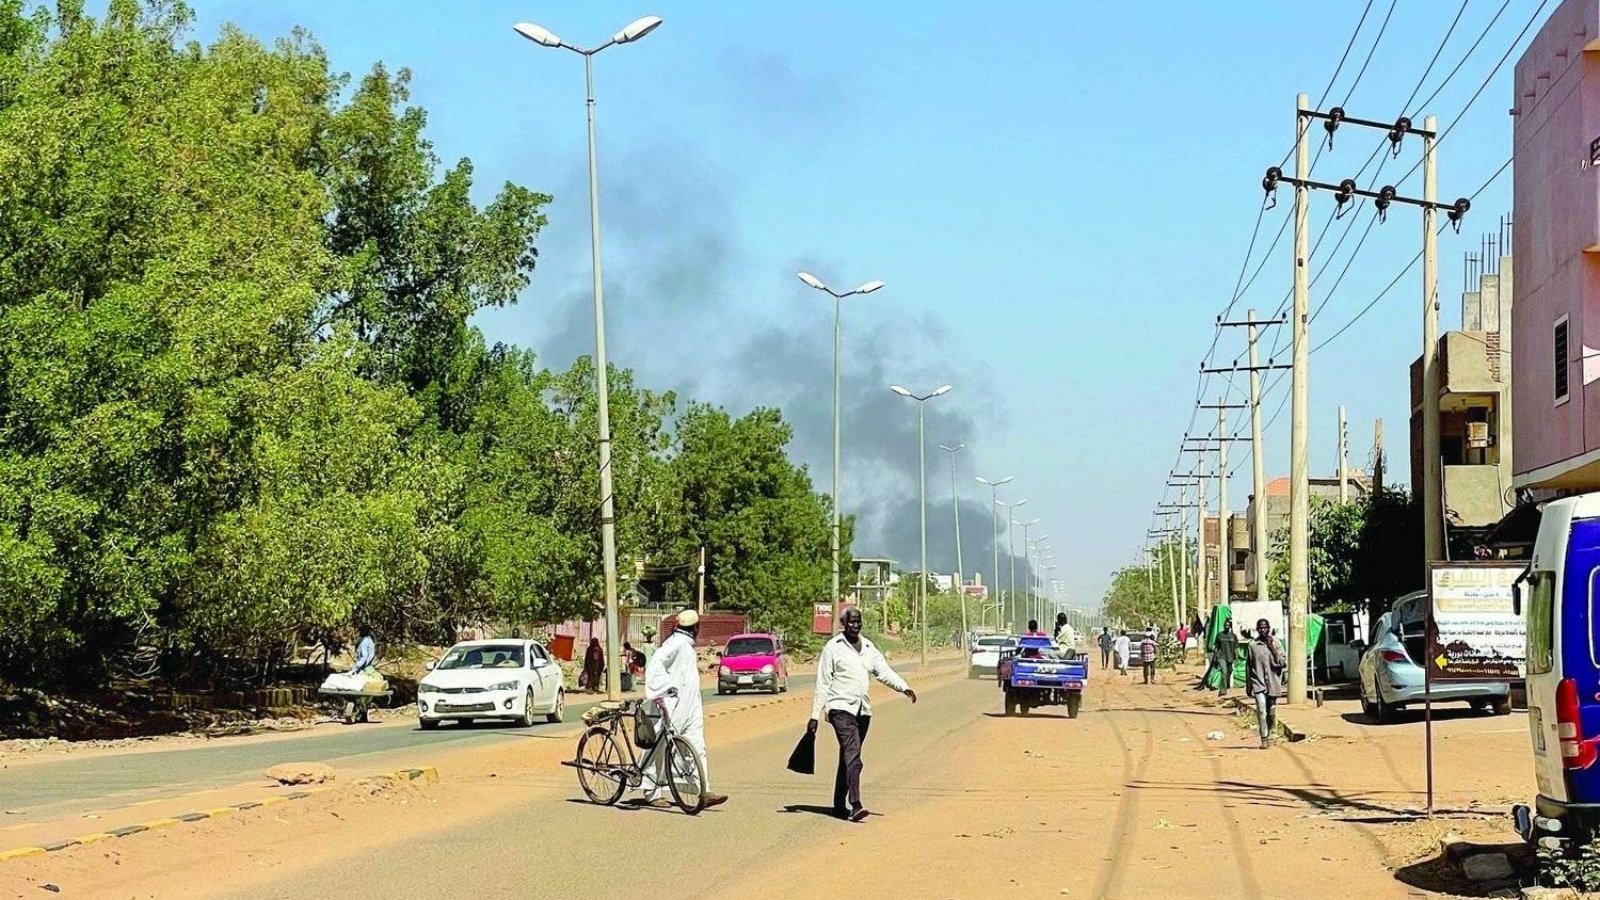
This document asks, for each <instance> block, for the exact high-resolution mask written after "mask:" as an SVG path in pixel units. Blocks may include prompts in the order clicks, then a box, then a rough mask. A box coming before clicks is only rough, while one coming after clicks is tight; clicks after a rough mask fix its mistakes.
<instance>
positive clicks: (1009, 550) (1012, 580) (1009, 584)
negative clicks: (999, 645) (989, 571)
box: [995, 500, 1028, 628]
mask: <svg viewBox="0 0 1600 900" xmlns="http://www.w3.org/2000/svg"><path fill="white" fill-rule="evenodd" d="M995 503H997V504H999V505H1000V506H1001V507H1003V508H1004V509H1005V511H1006V564H1007V567H1008V568H1009V569H1010V570H1011V574H1010V576H1009V577H1008V578H1007V579H1006V593H1008V594H1010V595H1011V627H1012V628H1016V627H1017V532H1016V529H1015V528H1013V527H1012V526H1014V525H1016V524H1017V522H1016V520H1015V519H1013V518H1011V514H1012V513H1014V512H1016V509H1017V507H1019V506H1026V505H1027V503H1028V501H1026V500H1018V501H1017V502H1015V503H1007V502H1005V501H1004V500H996V501H995Z"/></svg>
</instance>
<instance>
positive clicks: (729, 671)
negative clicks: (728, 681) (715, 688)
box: [720, 666, 733, 675]
mask: <svg viewBox="0 0 1600 900" xmlns="http://www.w3.org/2000/svg"><path fill="white" fill-rule="evenodd" d="M720 672H721V674H723V675H732V674H733V670H732V669H730V668H728V667H727V666H723V667H722V669H721V670H720Z"/></svg>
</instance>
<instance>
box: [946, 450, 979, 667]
mask: <svg viewBox="0 0 1600 900" xmlns="http://www.w3.org/2000/svg"><path fill="white" fill-rule="evenodd" d="M965 446H967V445H966V444H957V445H955V446H954V447H947V446H945V445H944V444H940V445H939V449H940V450H943V451H945V452H946V453H948V454H950V505H951V506H952V507H954V508H955V513H956V601H957V602H958V603H960V604H961V652H962V653H963V654H966V653H969V652H971V647H970V645H969V642H968V637H967V632H968V631H969V630H970V629H969V628H968V627H967V588H966V585H964V584H962V583H961V576H962V573H963V572H964V571H965V566H964V565H963V564H962V559H961V496H960V495H959V494H957V493H956V453H957V452H958V451H960V450H961V448H963V447H965Z"/></svg>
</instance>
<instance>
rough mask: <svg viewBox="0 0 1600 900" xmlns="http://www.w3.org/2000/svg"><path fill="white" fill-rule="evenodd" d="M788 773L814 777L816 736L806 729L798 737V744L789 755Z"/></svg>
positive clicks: (815, 769) (815, 768)
mask: <svg viewBox="0 0 1600 900" xmlns="http://www.w3.org/2000/svg"><path fill="white" fill-rule="evenodd" d="M789 771H791V772H799V773H800V774H801V775H814V774H816V771H817V736H816V734H815V733H813V732H812V731H811V729H809V728H808V729H806V732H805V734H802V735H800V743H798V744H795V745H794V752H793V753H790V754H789Z"/></svg>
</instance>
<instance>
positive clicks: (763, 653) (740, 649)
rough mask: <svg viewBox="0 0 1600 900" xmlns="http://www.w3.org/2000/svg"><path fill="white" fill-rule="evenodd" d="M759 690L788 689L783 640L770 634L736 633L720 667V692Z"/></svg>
mask: <svg viewBox="0 0 1600 900" xmlns="http://www.w3.org/2000/svg"><path fill="white" fill-rule="evenodd" d="M756 689H760V690H763V691H767V692H769V693H773V694H781V693H783V692H784V691H787V690H788V689H789V664H788V662H786V661H785V659H784V655H783V642H782V641H780V640H778V638H777V636H776V635H771V634H736V635H734V636H733V637H731V638H728V646H727V647H725V648H723V651H722V665H720V666H718V667H717V693H719V694H732V693H735V692H737V691H741V690H756Z"/></svg>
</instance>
